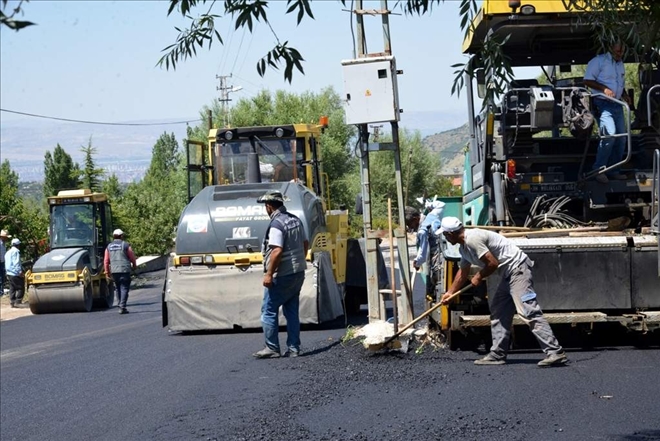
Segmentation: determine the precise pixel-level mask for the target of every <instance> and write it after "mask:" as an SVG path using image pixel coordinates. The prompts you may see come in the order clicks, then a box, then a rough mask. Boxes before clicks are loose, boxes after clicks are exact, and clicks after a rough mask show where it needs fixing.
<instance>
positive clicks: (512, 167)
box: [506, 159, 516, 179]
mask: <svg viewBox="0 0 660 441" xmlns="http://www.w3.org/2000/svg"><path fill="white" fill-rule="evenodd" d="M506 177H507V178H509V179H513V178H515V177H516V161H514V160H513V159H509V160H508V161H506Z"/></svg>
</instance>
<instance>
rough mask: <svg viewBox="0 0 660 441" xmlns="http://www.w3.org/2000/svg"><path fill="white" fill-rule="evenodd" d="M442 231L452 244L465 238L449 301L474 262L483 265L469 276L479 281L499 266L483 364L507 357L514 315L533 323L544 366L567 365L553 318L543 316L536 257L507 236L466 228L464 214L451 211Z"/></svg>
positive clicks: (491, 297)
mask: <svg viewBox="0 0 660 441" xmlns="http://www.w3.org/2000/svg"><path fill="white" fill-rule="evenodd" d="M437 233H438V234H440V233H442V234H443V235H444V236H445V238H446V239H447V241H448V242H449V243H451V244H452V245H455V244H457V243H458V244H460V246H459V251H460V254H461V262H460V269H459V271H458V273H457V274H456V278H455V279H454V283H452V285H451V288H450V289H449V291H447V292H446V293H445V294H444V295H443V296H442V299H441V302H442V303H447V302H448V301H449V300H450V298H451V297H452V295H453V294H454V293H455V292H457V291H458V290H459V289H460V288H461V287H463V286H464V285H465V284H466V283H467V282H468V279H469V274H470V268H471V267H472V265H475V266H477V267H479V268H480V270H479V272H477V273H476V274H475V275H474V276H473V277H472V279H469V282H470V283H471V284H472V285H473V286H478V285H479V284H481V282H483V281H484V279H486V277H488V276H490V275H491V274H493V273H494V272H495V271H497V270H498V269H499V271H500V275H501V276H502V280H501V282H500V284H499V286H498V287H497V290H496V291H495V292H491V293H489V295H488V307H489V308H490V326H491V332H492V337H493V346H492V347H491V348H490V353H489V354H488V355H486V356H485V357H484V358H481V359H479V360H476V361H475V362H474V364H477V365H500V364H504V363H506V355H507V350H508V349H509V340H510V338H511V326H512V324H513V315H514V313H516V312H517V313H518V316H519V317H520V319H521V320H522V321H523V322H525V323H527V325H528V326H529V328H530V330H531V331H532V333H533V334H534V336H535V337H536V339H537V340H538V342H539V345H540V346H541V349H542V350H543V352H544V353H545V354H546V357H545V358H544V359H543V360H541V361H540V362H539V363H538V365H539V366H540V367H549V366H561V365H565V364H566V362H567V361H568V359H567V358H566V354H565V353H564V350H563V349H562V347H561V346H560V345H559V342H558V341H557V338H556V337H555V335H554V334H553V332H552V329H551V328H550V324H549V323H548V321H547V320H546V319H545V317H544V316H543V312H542V311H541V307H540V306H539V304H538V302H537V301H536V292H535V291H534V283H533V281H532V266H534V262H532V261H531V260H530V259H529V257H527V255H526V254H525V253H524V252H523V251H522V250H521V249H520V248H518V247H517V246H516V245H514V244H513V243H512V242H511V241H509V240H508V239H507V238H505V237H504V236H501V235H500V234H497V233H494V232H492V231H487V230H481V229H478V228H474V229H470V230H466V229H465V228H464V227H463V224H462V223H461V221H460V220H458V219H457V218H455V217H451V216H450V217H445V218H444V219H442V223H441V226H440V228H439V230H438V231H437Z"/></svg>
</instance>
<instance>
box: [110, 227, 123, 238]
mask: <svg viewBox="0 0 660 441" xmlns="http://www.w3.org/2000/svg"><path fill="white" fill-rule="evenodd" d="M112 235H113V236H123V235H124V232H123V231H121V229H119V228H117V229H116V230H115V231H113V232H112Z"/></svg>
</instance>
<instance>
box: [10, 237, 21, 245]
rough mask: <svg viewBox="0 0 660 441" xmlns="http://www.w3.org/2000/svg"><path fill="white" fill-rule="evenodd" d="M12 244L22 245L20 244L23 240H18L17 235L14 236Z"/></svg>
mask: <svg viewBox="0 0 660 441" xmlns="http://www.w3.org/2000/svg"><path fill="white" fill-rule="evenodd" d="M11 244H12V246H13V245H20V244H21V241H20V240H18V238H17V237H15V238H13V239H12V240H11Z"/></svg>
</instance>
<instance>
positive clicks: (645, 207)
mask: <svg viewBox="0 0 660 441" xmlns="http://www.w3.org/2000/svg"><path fill="white" fill-rule="evenodd" d="M523 3H524V6H523V7H522V8H521V9H516V8H517V7H519V6H520V2H511V1H510V2H504V1H492V0H491V1H484V2H483V5H482V8H481V10H480V12H479V13H478V14H477V16H476V18H475V21H474V22H473V28H472V32H470V34H469V35H468V36H467V38H466V40H465V42H464V46H463V52H464V53H466V54H469V55H471V56H472V59H471V62H472V63H473V67H474V69H475V73H476V75H475V79H476V81H474V82H473V80H472V79H471V78H469V77H467V81H466V86H467V97H468V106H469V118H470V123H469V128H470V143H469V146H468V150H469V151H468V152H467V153H466V156H465V169H464V177H463V197H462V201H460V204H461V207H460V209H459V210H458V211H459V212H460V215H461V216H462V220H463V223H464V224H465V225H466V227H467V228H470V227H474V226H484V225H487V226H490V228H492V229H495V230H500V232H503V231H502V230H504V233H505V235H509V237H510V238H511V240H513V241H514V242H515V243H516V245H518V246H519V247H520V248H521V249H523V250H524V251H525V253H527V254H528V255H529V256H530V258H531V259H532V260H533V261H534V262H535V266H534V282H535V288H536V291H537V295H538V297H539V304H540V305H542V307H543V309H544V312H545V313H546V317H547V318H548V321H549V322H550V323H551V324H561V323H565V324H571V325H572V326H573V327H577V328H581V329H584V330H586V331H587V332H591V330H592V329H593V328H594V326H596V327H598V326H599V323H611V322H614V323H620V324H622V325H624V326H625V327H627V328H628V329H630V330H634V331H641V332H644V333H645V332H648V331H653V330H656V329H658V328H660V278H659V276H660V260H659V257H660V254H659V252H658V236H657V234H658V206H657V197H658V196H657V195H658V172H657V170H658V164H657V163H658V157H659V156H660V154H659V152H658V151H657V149H658V147H659V144H658V139H660V138H659V137H658V136H659V130H660V125H659V124H658V109H659V107H658V104H659V103H660V85H659V83H660V82H659V81H658V79H659V78H660V74H659V70H658V65H657V63H658V57H657V52H654V53H652V54H651V55H650V58H649V59H650V61H649V63H643V64H640V65H639V78H638V80H639V83H640V90H641V94H640V96H639V97H638V98H639V99H638V101H637V102H636V103H635V104H636V108H637V110H636V111H633V110H632V109H631V107H632V108H634V107H635V106H628V104H626V103H625V102H623V101H619V100H614V99H612V98H608V97H605V98H604V99H609V100H610V101H612V102H615V103H616V104H618V105H620V106H622V107H623V110H624V113H625V115H626V124H627V125H626V133H625V134H621V135H618V136H622V137H624V139H625V142H626V147H625V155H624V157H623V158H622V159H621V161H620V162H619V163H617V164H611V165H610V167H608V168H607V169H600V170H591V168H592V164H593V163H594V161H595V156H596V152H597V148H598V143H599V141H600V139H601V137H602V136H604V135H599V134H598V132H597V130H596V129H594V130H593V133H592V131H591V130H589V131H588V133H587V136H585V137H579V136H578V137H576V136H575V135H576V134H577V133H576V132H570V131H569V129H570V128H574V127H571V121H570V118H568V116H570V115H571V113H570V109H569V106H575V105H576V102H575V100H576V99H578V100H582V101H584V102H586V105H587V109H586V110H591V111H592V112H593V111H595V108H594V107H593V105H592V104H593V102H592V99H593V96H592V95H591V92H590V91H589V90H588V89H587V88H586V87H585V85H584V83H583V78H582V77H583V74H582V72H583V71H578V70H577V69H576V68H575V66H576V65H586V64H587V63H588V61H589V60H590V59H591V58H592V57H593V56H595V55H596V50H595V47H596V45H595V44H594V43H595V40H594V34H593V28H592V27H591V26H589V25H588V23H587V21H586V20H580V17H579V15H580V14H582V13H583V12H571V11H568V10H567V9H566V6H565V4H564V2H562V1H561V0H556V1H525V2H523ZM512 7H513V8H514V9H513V11H512V9H511V8H512ZM493 36H499V37H500V38H501V41H504V43H503V44H502V46H501V47H502V50H503V52H504V54H505V55H506V56H507V57H508V59H509V61H510V63H511V66H512V67H513V68H523V67H533V66H537V67H539V69H538V71H537V73H536V74H537V75H539V77H542V78H543V79H544V80H545V81H539V79H538V78H530V79H520V78H515V79H514V80H513V81H511V82H510V83H509V84H508V86H507V90H506V92H505V93H504V95H503V96H501V97H500V99H501V102H488V101H487V102H485V103H484V106H483V107H482V109H481V111H478V112H475V105H474V94H475V93H474V84H473V83H476V84H477V86H478V88H479V89H482V90H483V88H484V87H487V86H488V84H489V81H490V80H489V75H490V74H491V72H489V71H487V70H486V69H485V67H484V63H483V61H482V60H481V59H480V58H479V51H480V50H481V48H482V47H483V46H484V44H485V41H486V40H487V39H488V38H492V37H493ZM632 61H633V59H632V56H629V58H628V59H624V62H626V63H629V62H632ZM522 71H524V70H520V71H518V72H522ZM527 71H528V70H527ZM571 71H573V72H574V73H573V74H571V73H570V72H571ZM627 87H631V85H627ZM478 92H479V94H480V97H484V96H485V94H482V93H481V91H480V90H478ZM583 98H585V99H583ZM595 119H596V124H597V118H595ZM632 127H635V128H636V129H635V130H633V129H632ZM615 167H617V168H619V171H620V173H623V174H625V175H626V178H625V179H621V180H609V182H607V183H601V182H598V181H597V180H596V179H595V178H596V177H597V176H598V175H600V174H603V173H606V172H608V171H610V169H612V168H615ZM601 180H602V179H601ZM512 226H516V227H526V230H525V229H523V231H520V232H516V233H512V232H511V227H512ZM486 228H488V227H486ZM507 228H508V229H509V231H508V232H507V231H506V230H507ZM548 228H550V229H552V230H550V231H547V230H546V229H548ZM442 248H443V254H444V263H443V264H442V265H441V267H440V268H438V269H437V270H438V271H439V272H440V274H439V277H438V278H439V280H441V283H440V285H439V286H438V287H437V289H436V292H435V295H433V294H432V295H430V296H429V301H430V302H436V301H437V300H438V298H439V297H438V296H441V295H442V293H443V292H445V291H446V289H447V288H448V287H449V286H450V285H451V283H452V281H453V277H454V275H455V274H456V271H457V270H458V255H457V252H456V250H455V249H454V248H452V247H451V246H448V245H447V243H446V242H443V247H442ZM498 282H499V280H498V277H496V275H495V274H494V275H493V276H491V277H490V279H489V280H488V281H487V283H486V284H484V285H483V286H481V287H478V288H477V289H472V290H471V291H468V292H467V293H466V294H464V295H461V296H460V297H459V298H458V299H457V300H455V301H453V302H452V303H450V304H449V305H448V306H443V307H442V308H440V311H439V312H438V313H437V314H435V315H434V317H433V318H434V320H435V321H436V322H437V323H438V324H439V325H440V326H441V328H442V329H443V330H445V331H446V332H447V334H448V336H449V339H450V344H451V345H452V346H457V345H458V342H460V341H463V340H464V338H465V337H468V336H470V335H471V334H474V333H478V332H479V331H480V330H486V329H487V328H488V327H489V326H490V317H489V315H488V314H489V312H488V302H487V299H488V293H489V292H490V291H491V290H494V289H496V287H497V284H498ZM514 324H521V322H520V321H519V320H518V319H517V318H516V319H515V320H514ZM659 332H660V331H659Z"/></svg>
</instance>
